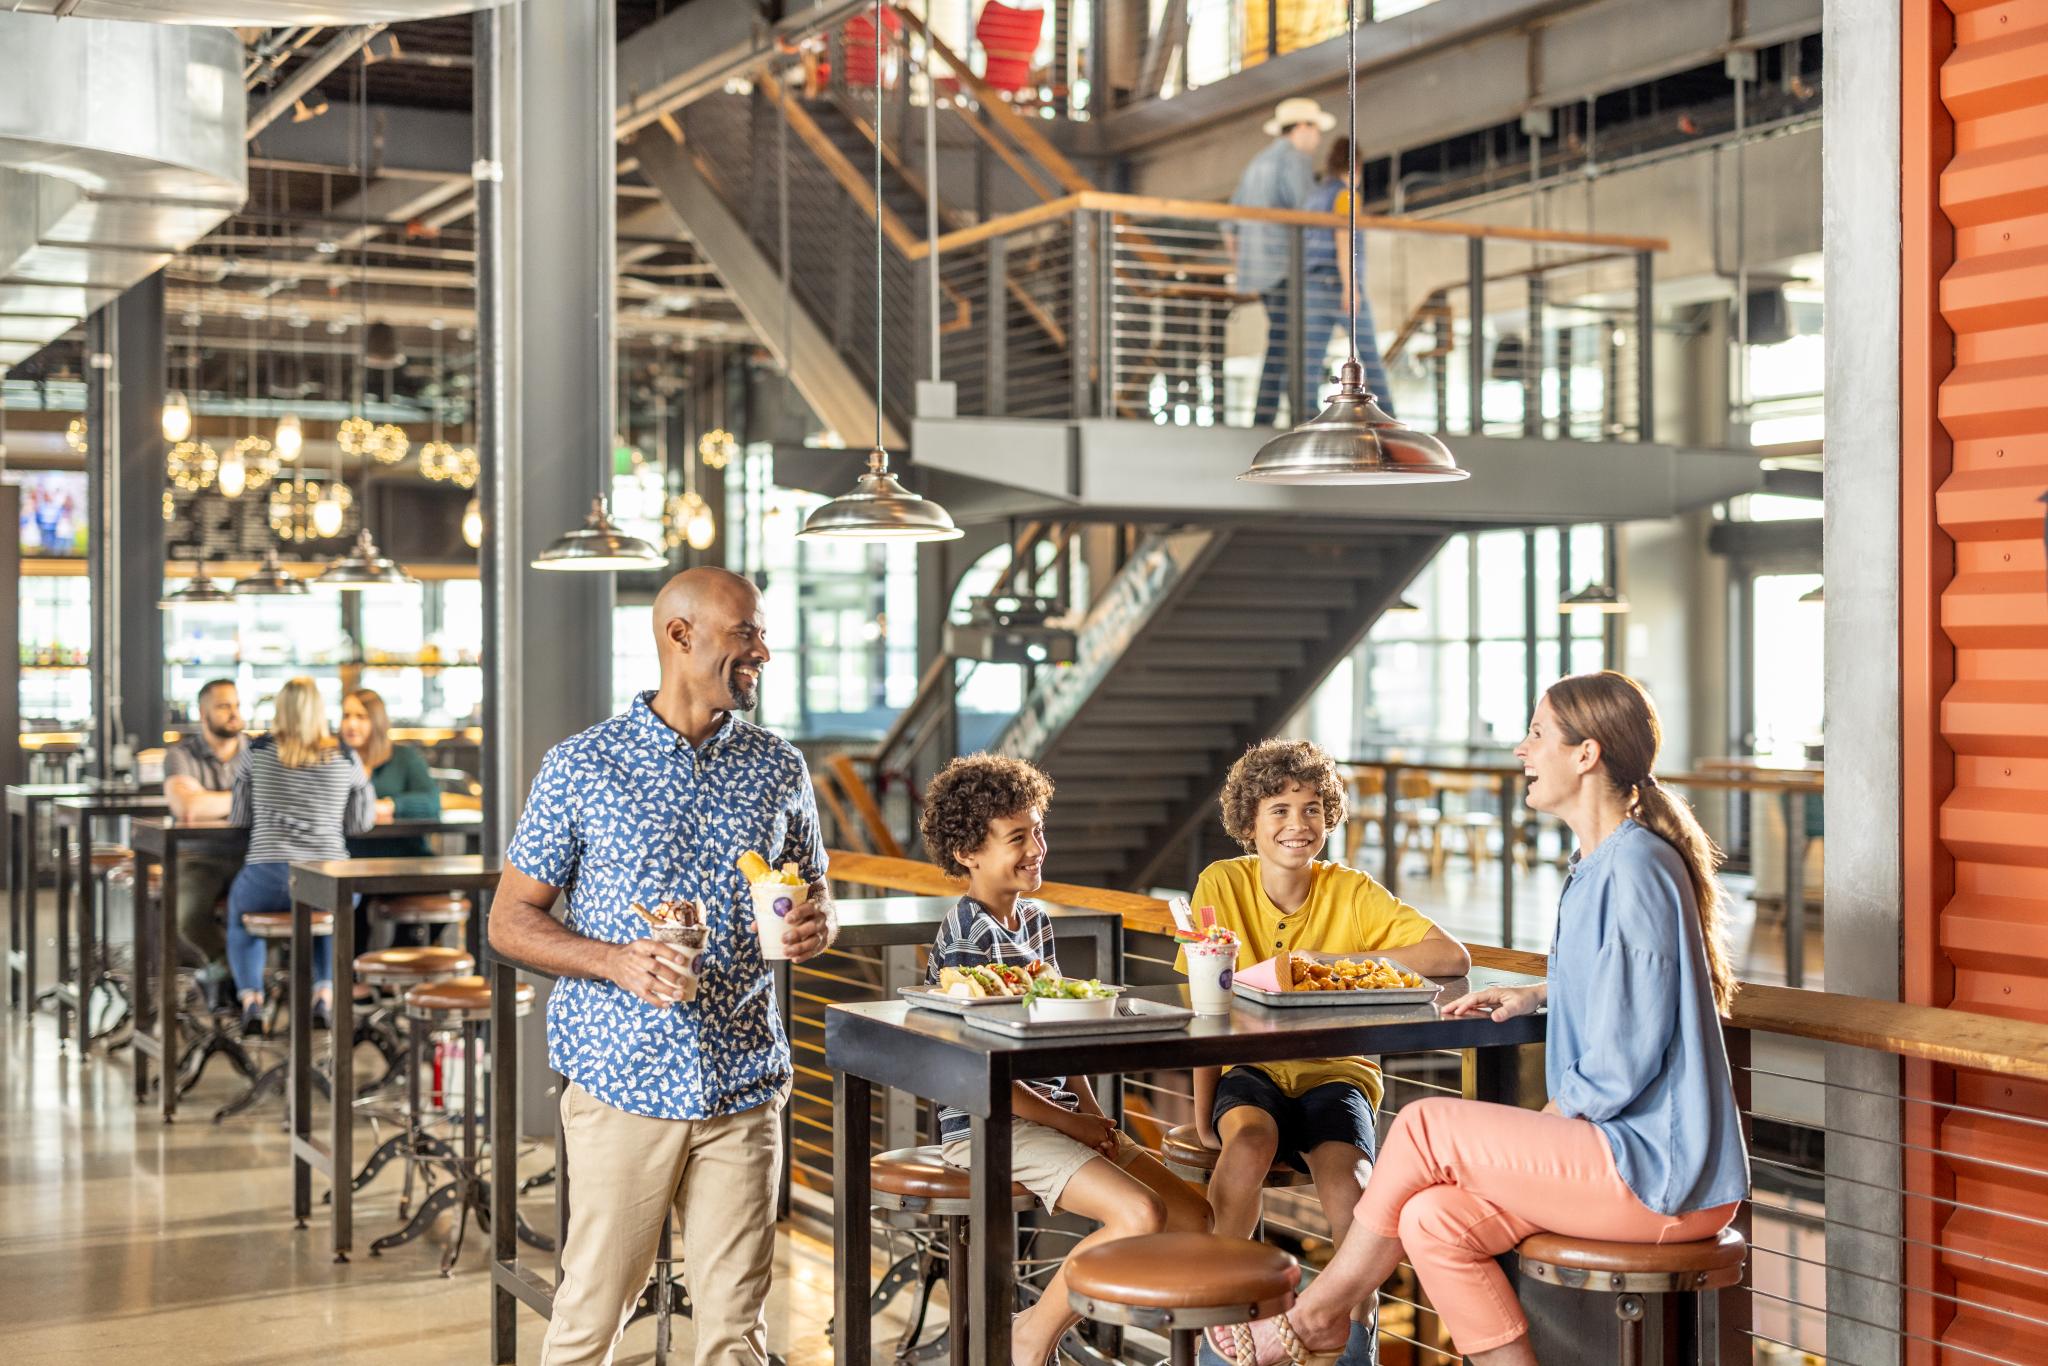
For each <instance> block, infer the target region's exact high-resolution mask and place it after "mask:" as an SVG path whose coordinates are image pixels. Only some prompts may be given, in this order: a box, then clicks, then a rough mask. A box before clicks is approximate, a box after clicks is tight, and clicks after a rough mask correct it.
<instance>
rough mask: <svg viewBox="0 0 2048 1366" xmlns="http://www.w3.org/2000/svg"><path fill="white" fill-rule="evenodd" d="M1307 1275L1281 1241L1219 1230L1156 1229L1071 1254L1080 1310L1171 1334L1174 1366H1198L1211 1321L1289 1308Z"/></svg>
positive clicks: (1074, 1302) (1074, 1298)
mask: <svg viewBox="0 0 2048 1366" xmlns="http://www.w3.org/2000/svg"><path fill="white" fill-rule="evenodd" d="M1299 1280H1300V1268H1299V1267H1298V1266H1297V1265H1296V1263H1295V1260H1294V1258H1292V1257H1290V1256H1288V1255H1287V1254H1286V1253H1285V1252H1282V1251H1281V1250H1280V1249H1279V1248H1277V1247H1271V1246H1269V1245H1267V1244H1265V1243H1255V1242H1253V1241H1252V1240H1251V1239H1249V1238H1227V1237H1224V1236H1223V1235H1221V1234H1216V1233H1148V1234H1145V1235H1144V1236H1142V1237H1138V1238H1119V1239H1118V1240H1117V1241H1116V1242H1113V1243H1103V1244H1100V1245H1099V1246H1096V1247H1088V1248H1083V1249H1081V1250H1080V1251H1079V1252H1076V1253H1074V1254H1073V1255H1071V1256H1070V1257H1068V1258H1067V1302H1068V1303H1069V1304H1070V1305H1071V1306H1072V1307H1073V1308H1074V1310H1075V1311H1076V1312H1077V1313H1079V1314H1081V1315H1082V1316H1083V1317H1084V1318H1089V1319H1094V1320H1096V1321H1098V1322H1102V1323H1119V1324H1125V1325H1128V1326H1130V1327H1135V1328H1146V1329H1150V1330H1151V1331H1153V1332H1159V1333H1165V1334H1167V1335H1168V1337H1169V1338H1170V1340H1171V1342H1172V1347H1173V1351H1172V1355H1171V1357H1170V1358H1169V1360H1170V1361H1172V1362H1173V1363H1174V1366H1191V1363H1192V1362H1193V1361H1194V1359H1195V1340H1196V1335H1197V1334H1199V1333H1200V1332H1201V1331H1202V1330H1203V1329H1204V1328H1211V1327H1214V1326H1216V1325H1218V1324H1225V1323H1247V1322H1249V1321H1251V1320H1253V1319H1263V1318H1270V1317H1272V1316H1273V1315H1275V1314H1279V1313H1282V1312H1284V1311H1285V1310H1286V1308H1287V1306H1288V1305H1290V1304H1292V1303H1294V1287H1295V1285H1296V1284H1297V1282H1298V1281H1299Z"/></svg>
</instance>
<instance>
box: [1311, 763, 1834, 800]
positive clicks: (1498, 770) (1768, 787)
mask: <svg viewBox="0 0 2048 1366" xmlns="http://www.w3.org/2000/svg"><path fill="white" fill-rule="evenodd" d="M1338 763H1339V764H1340V765H1341V766H1342V767H1344V768H1379V769H1387V768H1398V769H1400V770H1401V771H1402V772H1403V773H1458V774H1468V775H1470V776H1472V777H1476V778H1520V777H1521V776H1522V768H1521V766H1520V765H1519V764H1432V763H1427V762H1424V761H1421V760H1416V761H1413V762H1410V761H1409V760H1406V759H1340V760H1338ZM1657 781H1658V782H1660V783H1668V784H1670V785H1671V786H1672V787H1700V788H1715V789H1720V790H1733V791H1744V792H1799V793H1803V794H1807V795H1812V794H1814V793H1818V792H1822V791H1824V790H1826V787H1827V778H1826V775H1825V774H1824V773H1821V772H1819V771H1817V770H1807V769H1786V770H1784V771H1783V776H1782V777H1768V778H1767V777H1763V776H1760V775H1759V776H1750V777H1739V776H1736V775H1734V774H1728V773H1659V774H1658V775H1657Z"/></svg>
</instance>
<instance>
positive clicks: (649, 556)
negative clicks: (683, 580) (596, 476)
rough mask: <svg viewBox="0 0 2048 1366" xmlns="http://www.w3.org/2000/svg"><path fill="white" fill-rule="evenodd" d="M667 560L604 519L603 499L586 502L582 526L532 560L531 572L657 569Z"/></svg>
mask: <svg viewBox="0 0 2048 1366" xmlns="http://www.w3.org/2000/svg"><path fill="white" fill-rule="evenodd" d="M667 564H668V557H667V556H665V555H663V554H662V553H661V552H660V551H659V550H656V549H655V548H654V547H653V546H652V545H650V544H648V543H647V542H646V541H643V540H641V539H640V538H639V537H638V536H629V535H627V534H626V533H625V532H623V531H621V530H619V529H618V528H617V527H616V526H613V525H612V519H611V518H610V517H608V516H606V515H605V510H604V499H602V498H593V499H591V500H590V515H589V516H588V517H586V518H584V520H583V525H582V526H580V527H578V528H576V529H575V530H574V531H571V532H568V533H566V534H564V535H562V536H560V537H558V538H557V539H556V541H555V543H554V544H553V545H551V546H549V547H548V548H547V549H546V550H543V551H541V552H540V554H538V555H536V556H534V557H533V567H534V568H535V569H555V570H585V571H589V572H591V573H596V572H598V571H600V570H615V569H660V568H663V567H664V566H666V565H667Z"/></svg>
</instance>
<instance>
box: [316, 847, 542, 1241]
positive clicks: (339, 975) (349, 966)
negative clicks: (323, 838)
mask: <svg viewBox="0 0 2048 1366" xmlns="http://www.w3.org/2000/svg"><path fill="white" fill-rule="evenodd" d="M499 872H500V869H499V867H498V865H497V864H496V863H491V864H488V865H487V864H486V863H485V862H484V860H483V859H482V858H481V857H480V856H478V855H475V854H465V855H462V856H460V857H456V858H354V859H330V860H326V861H324V862H319V863H294V864H293V865H292V871H291V889H292V966H291V972H292V987H291V1089H290V1093H289V1094H290V1096H291V1134H292V1219H293V1221H294V1222H295V1223H296V1224H297V1226H298V1227H300V1228H304V1227H305V1226H306V1220H307V1219H308V1218H309V1217H310V1216H311V1215H312V1213H313V1173H314V1172H316V1171H317V1172H319V1173H320V1174H321V1175H323V1176H325V1177H326V1178H327V1183H328V1189H329V1190H330V1191H331V1192H333V1201H334V1260H335V1261H337V1262H345V1261H347V1260H348V1254H349V1251H350V1248H351V1246H352V1244H353V1242H354V1237H355V1221H354V1194H355V1192H354V1185H355V1183H354V1177H355V1105H354V1100H355V1094H356V1073H355V1057H354V1054H355V999H354V997H355V993H354V992H353V991H352V990H351V987H352V986H353V984H354V980H355V978H354V964H355V958H356V923H355V922H356V917H355V905H356V898H357V897H364V896H409V895H412V894H414V893H418V892H462V893H468V894H472V895H474V896H475V898H476V900H475V902H474V904H473V905H472V907H471V910H470V924H469V928H470V930H471V932H472V933H471V942H475V936H474V933H473V932H474V930H475V927H476V926H478V925H480V924H481V923H482V920H483V912H482V907H483V905H484V903H485V902H486V901H488V899H489V897H490V894H491V893H492V892H495V891H496V890H497V889H498V874H499ZM319 911H325V912H327V913H328V914H330V915H332V916H333V917H334V937H333V943H334V1008H333V1016H334V1019H333V1024H332V1027H331V1028H330V1029H329V1031H328V1034H327V1041H328V1048H329V1049H330V1057H331V1065H332V1068H333V1071H332V1073H331V1074H330V1076H329V1082H330V1084H331V1087H332V1092H333V1105H332V1106H331V1110H332V1113H331V1115H330V1116H329V1128H328V1137H327V1142H325V1143H322V1142H321V1141H320V1140H319V1139H317V1138H315V1137H314V1136H313V930H312V927H313V915H314V913H315V912H319ZM465 1103H467V1104H474V1103H475V1101H474V1098H473V1097H472V1098H469V1099H468V1100H466V1101H465ZM506 1151H515V1150H506ZM500 1184H505V1183H504V1182H503V1181H502V1180H501V1181H500ZM512 1184H513V1185H515V1187H516V1184H517V1183H516V1182H514V1183H512Z"/></svg>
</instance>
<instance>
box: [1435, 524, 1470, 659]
mask: <svg viewBox="0 0 2048 1366" xmlns="http://www.w3.org/2000/svg"><path fill="white" fill-rule="evenodd" d="M1470 555H1471V543H1470V541H1469V539H1468V538H1466V537H1464V536H1453V537H1451V539H1450V540H1448V541H1446V542H1445V543H1444V548H1443V549H1442V550H1440V551H1438V552H1437V556H1436V561H1435V563H1434V564H1433V565H1432V566H1431V568H1432V569H1433V570H1434V571H1435V581H1436V582H1435V594H1434V598H1435V601H1434V604H1433V605H1434V609H1435V612H1436V631H1435V634H1436V636H1437V638H1438V639H1440V640H1463V639H1465V637H1466V635H1467V634H1468V632H1469V631H1470V628H1471V620H1472V618H1471V612H1470V610H1469V601H1468V598H1467V592H1468V589H1469V586H1470V584H1471V581H1472V573H1471V564H1470V558H1469V557H1470Z"/></svg>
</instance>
